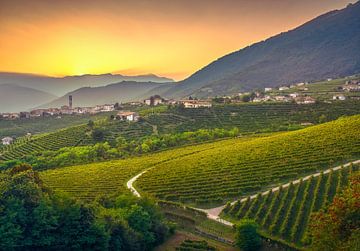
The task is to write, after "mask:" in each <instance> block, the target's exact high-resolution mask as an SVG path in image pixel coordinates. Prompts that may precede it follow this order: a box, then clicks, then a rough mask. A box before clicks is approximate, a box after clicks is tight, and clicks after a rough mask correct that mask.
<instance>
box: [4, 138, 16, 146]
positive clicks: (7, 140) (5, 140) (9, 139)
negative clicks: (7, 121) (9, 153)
mask: <svg viewBox="0 0 360 251" xmlns="http://www.w3.org/2000/svg"><path fill="white" fill-rule="evenodd" d="M1 141H2V144H3V145H10V144H11V143H12V142H13V141H14V139H13V138H11V137H5V138H3V139H2V140H1Z"/></svg>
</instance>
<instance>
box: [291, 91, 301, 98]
mask: <svg viewBox="0 0 360 251" xmlns="http://www.w3.org/2000/svg"><path fill="white" fill-rule="evenodd" d="M289 96H290V97H292V98H296V97H298V96H299V93H296V92H295V93H290V94H289Z"/></svg>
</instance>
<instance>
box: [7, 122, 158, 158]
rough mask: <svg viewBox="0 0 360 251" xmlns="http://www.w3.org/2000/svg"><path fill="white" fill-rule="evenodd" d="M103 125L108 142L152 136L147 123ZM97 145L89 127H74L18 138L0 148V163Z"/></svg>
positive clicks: (105, 123)
mask: <svg viewBox="0 0 360 251" xmlns="http://www.w3.org/2000/svg"><path fill="white" fill-rule="evenodd" d="M101 125H102V126H101V127H102V128H103V130H104V132H105V140H106V141H111V140H114V139H115V138H116V137H118V136H122V137H124V138H125V139H127V140H133V139H138V138H141V137H144V136H146V135H150V134H152V127H151V126H149V125H148V124H147V123H145V122H139V123H127V122H120V121H114V122H112V121H110V122H109V121H106V122H102V124H101ZM95 143H96V142H95V141H94V139H93V138H92V137H91V132H90V130H89V128H88V126H87V125H80V126H73V127H68V128H66V129H62V130H59V131H56V132H52V133H46V134H39V135H35V136H32V137H31V138H27V137H21V138H18V139H17V140H16V141H15V143H13V144H12V145H9V146H2V147H0V161H1V160H3V161H4V160H5V161H6V160H12V159H18V158H21V157H23V156H26V155H29V154H34V153H36V152H41V151H49V150H50V151H55V150H58V149H60V148H63V147H71V146H80V145H92V144H95Z"/></svg>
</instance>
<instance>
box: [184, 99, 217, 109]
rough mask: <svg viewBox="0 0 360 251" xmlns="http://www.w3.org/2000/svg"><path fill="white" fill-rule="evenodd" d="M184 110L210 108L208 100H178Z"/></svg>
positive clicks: (210, 104)
mask: <svg viewBox="0 0 360 251" xmlns="http://www.w3.org/2000/svg"><path fill="white" fill-rule="evenodd" d="M180 104H183V105H184V107H185V108H210V107H212V103H211V101H208V100H191V99H189V100H180Z"/></svg>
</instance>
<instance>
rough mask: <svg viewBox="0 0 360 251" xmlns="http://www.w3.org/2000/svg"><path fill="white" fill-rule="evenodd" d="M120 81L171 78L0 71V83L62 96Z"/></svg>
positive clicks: (150, 75) (158, 81)
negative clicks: (81, 89)
mask: <svg viewBox="0 0 360 251" xmlns="http://www.w3.org/2000/svg"><path fill="white" fill-rule="evenodd" d="M121 81H137V82H149V81H151V82H157V83H168V82H173V80H172V79H169V78H165V77H158V76H156V75H153V74H148V75H139V76H124V75H121V74H110V73H109V74H100V75H91V74H87V75H80V76H66V77H49V76H42V75H35V74H25V73H9V72H0V84H11V85H13V84H15V85H18V86H24V87H29V88H34V89H37V90H42V91H45V92H49V93H52V94H53V95H56V96H62V95H64V94H65V93H67V92H70V91H73V90H76V89H79V88H81V87H96V86H103V85H108V84H111V83H117V82H121ZM40 104H41V103H40Z"/></svg>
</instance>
